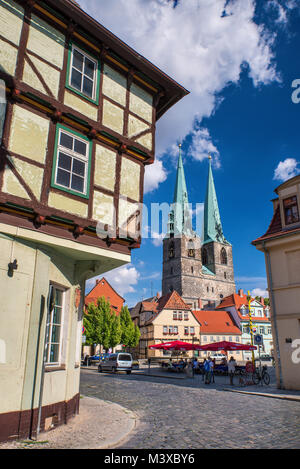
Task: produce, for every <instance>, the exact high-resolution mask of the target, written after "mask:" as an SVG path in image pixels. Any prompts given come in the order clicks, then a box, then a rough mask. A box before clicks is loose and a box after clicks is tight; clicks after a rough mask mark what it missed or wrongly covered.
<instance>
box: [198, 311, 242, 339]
mask: <svg viewBox="0 0 300 469" xmlns="http://www.w3.org/2000/svg"><path fill="white" fill-rule="evenodd" d="M193 315H194V316H195V318H196V319H197V321H198V322H199V323H200V331H201V334H220V335H226V334H232V335H241V334H242V333H241V331H240V329H239V328H238V327H237V326H236V325H235V324H234V322H233V319H232V317H231V315H230V313H228V311H221V310H219V311H205V310H201V311H193Z"/></svg>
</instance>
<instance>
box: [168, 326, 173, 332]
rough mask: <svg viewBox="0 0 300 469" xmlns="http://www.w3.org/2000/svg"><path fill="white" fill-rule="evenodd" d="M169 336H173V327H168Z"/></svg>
mask: <svg viewBox="0 0 300 469" xmlns="http://www.w3.org/2000/svg"><path fill="white" fill-rule="evenodd" d="M169 334H173V326H169Z"/></svg>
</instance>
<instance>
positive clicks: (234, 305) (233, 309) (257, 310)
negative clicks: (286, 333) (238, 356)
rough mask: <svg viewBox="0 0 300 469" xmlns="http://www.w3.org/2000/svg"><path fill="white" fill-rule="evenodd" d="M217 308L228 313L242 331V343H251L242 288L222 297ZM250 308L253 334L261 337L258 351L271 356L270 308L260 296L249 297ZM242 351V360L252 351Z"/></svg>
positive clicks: (250, 354) (249, 356)
mask: <svg viewBox="0 0 300 469" xmlns="http://www.w3.org/2000/svg"><path fill="white" fill-rule="evenodd" d="M217 309H218V310H219V309H222V310H225V311H228V312H229V313H230V315H231V316H232V318H233V319H234V321H235V324H236V325H237V326H238V327H239V329H240V330H241V332H242V337H241V338H242V343H243V344H251V333H250V322H249V321H250V316H249V301H248V297H247V295H245V294H244V292H243V290H239V291H238V293H235V294H233V295H230V296H228V297H226V298H224V299H223V301H222V302H221V303H220V305H219V306H218V307H217ZM250 309H251V322H252V331H253V335H255V334H260V335H262V337H263V343H262V346H261V350H260V353H261V354H266V355H270V356H273V353H274V346H273V335H272V324H271V321H270V308H269V307H268V306H265V304H264V299H263V298H261V299H260V301H258V300H257V299H255V298H251V300H250ZM242 353H243V358H244V360H249V359H251V357H252V352H247V351H244V352H242ZM254 355H255V357H258V355H259V350H258V349H257V350H255V351H254Z"/></svg>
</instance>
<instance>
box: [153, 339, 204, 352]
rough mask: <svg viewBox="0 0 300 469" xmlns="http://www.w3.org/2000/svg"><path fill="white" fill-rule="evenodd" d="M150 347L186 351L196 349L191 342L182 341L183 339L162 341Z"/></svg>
mask: <svg viewBox="0 0 300 469" xmlns="http://www.w3.org/2000/svg"><path fill="white" fill-rule="evenodd" d="M149 349H154V350H155V349H157V350H170V351H173V350H175V351H181V352H185V351H188V350H195V349H194V345H193V344H191V343H189V342H182V341H181V340H173V341H170V342H162V343H161V344H155V345H150V346H149Z"/></svg>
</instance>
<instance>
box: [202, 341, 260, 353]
mask: <svg viewBox="0 0 300 469" xmlns="http://www.w3.org/2000/svg"><path fill="white" fill-rule="evenodd" d="M193 349H194V350H200V351H205V350H210V351H212V352H217V351H220V350H224V352H229V351H233V350H256V349H257V347H256V346H255V345H249V344H240V343H239V342H227V341H226V340H223V341H221V342H212V343H211V344H206V345H194V346H193Z"/></svg>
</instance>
